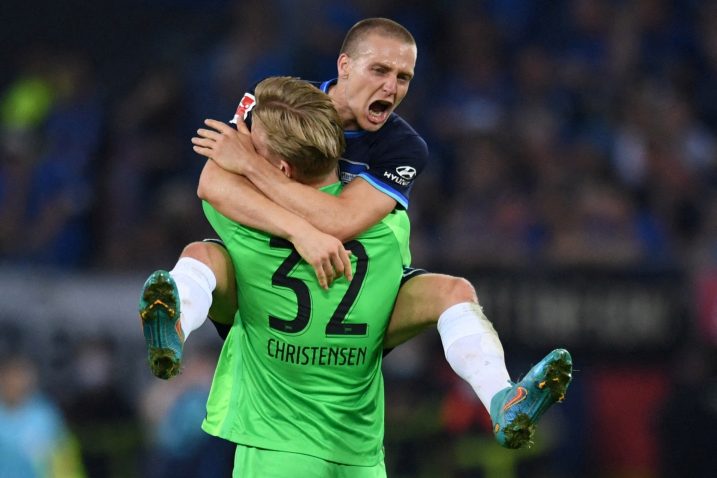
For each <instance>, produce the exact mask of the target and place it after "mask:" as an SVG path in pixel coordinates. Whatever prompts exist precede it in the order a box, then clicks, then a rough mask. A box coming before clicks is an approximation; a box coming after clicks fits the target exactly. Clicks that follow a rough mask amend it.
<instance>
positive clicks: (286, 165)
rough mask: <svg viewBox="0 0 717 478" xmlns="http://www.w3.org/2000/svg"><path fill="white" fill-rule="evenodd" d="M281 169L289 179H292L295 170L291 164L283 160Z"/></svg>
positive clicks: (280, 163)
mask: <svg viewBox="0 0 717 478" xmlns="http://www.w3.org/2000/svg"><path fill="white" fill-rule="evenodd" d="M279 169H280V170H281V172H282V173H284V174H285V175H286V177H287V178H289V179H291V178H292V177H293V172H294V168H292V167H291V164H289V163H288V162H286V160H284V159H282V160H281V162H279Z"/></svg>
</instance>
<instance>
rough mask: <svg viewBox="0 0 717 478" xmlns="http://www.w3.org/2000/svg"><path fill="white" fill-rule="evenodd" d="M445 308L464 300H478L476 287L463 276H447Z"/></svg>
mask: <svg viewBox="0 0 717 478" xmlns="http://www.w3.org/2000/svg"><path fill="white" fill-rule="evenodd" d="M444 281H445V284H444V286H443V287H445V292H444V308H446V309H447V308H448V307H451V306H452V305H456V304H461V303H464V302H476V303H477V302H478V295H477V294H476V290H475V287H473V284H471V283H470V282H469V281H468V280H467V279H464V278H463V277H453V276H445V279H444Z"/></svg>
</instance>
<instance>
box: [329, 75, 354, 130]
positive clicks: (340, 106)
mask: <svg viewBox="0 0 717 478" xmlns="http://www.w3.org/2000/svg"><path fill="white" fill-rule="evenodd" d="M328 95H329V97H330V98H331V101H332V102H333V103H334V108H336V111H338V113H339V118H341V123H342V124H343V127H344V130H345V131H355V130H359V129H361V128H359V125H358V122H357V121H356V118H355V117H354V115H353V113H352V112H351V108H349V104H348V101H346V90H345V87H344V85H343V84H342V83H341V78H339V79H338V80H337V82H336V84H334V85H332V86H330V87H329V90H328Z"/></svg>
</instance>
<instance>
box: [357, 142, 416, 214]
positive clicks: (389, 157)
mask: <svg viewBox="0 0 717 478" xmlns="http://www.w3.org/2000/svg"><path fill="white" fill-rule="evenodd" d="M371 156H372V159H371V166H370V168H369V169H368V170H366V171H363V172H361V173H359V174H358V176H359V177H361V178H363V179H364V180H366V181H368V182H369V183H370V184H371V185H372V186H373V187H375V188H376V189H378V190H379V191H381V192H383V193H385V194H387V195H389V196H390V197H392V198H393V199H395V200H396V202H397V203H398V205H399V206H400V208H402V209H408V197H409V195H410V194H411V189H412V188H413V183H414V181H415V180H416V178H417V177H418V175H419V174H420V173H421V171H423V169H424V168H425V166H426V163H427V161H428V146H427V145H426V142H425V141H424V140H423V138H421V137H420V136H419V135H418V134H417V133H415V132H410V133H408V132H407V133H406V134H402V135H393V136H391V137H390V138H384V139H383V140H381V141H377V142H376V143H375V145H374V147H373V148H372V151H371Z"/></svg>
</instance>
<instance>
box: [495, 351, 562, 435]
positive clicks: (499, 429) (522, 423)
mask: <svg viewBox="0 0 717 478" xmlns="http://www.w3.org/2000/svg"><path fill="white" fill-rule="evenodd" d="M572 372H573V360H572V357H570V353H569V352H568V351H567V350H565V349H556V350H553V351H552V352H550V353H549V354H548V355H546V356H545V358H543V360H541V361H540V362H539V363H538V364H537V365H535V366H534V367H533V368H531V369H530V371H529V372H528V374H527V375H526V376H525V377H523V379H522V380H520V381H519V382H518V383H516V384H513V385H512V386H510V387H507V388H505V389H503V390H501V391H500V392H498V393H496V394H495V396H494V397H493V399H492V400H491V403H490V417H491V420H492V422H493V434H494V435H495V438H496V440H497V441H498V443H500V444H501V445H502V446H504V447H506V448H521V447H523V446H525V445H527V446H531V445H532V444H533V434H534V433H535V424H536V423H537V422H538V420H539V419H540V417H541V415H543V413H545V411H546V410H547V409H548V408H549V407H550V406H551V405H552V404H554V403H557V402H562V401H563V400H564V399H565V392H566V390H567V388H568V385H570V381H571V380H572Z"/></svg>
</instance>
